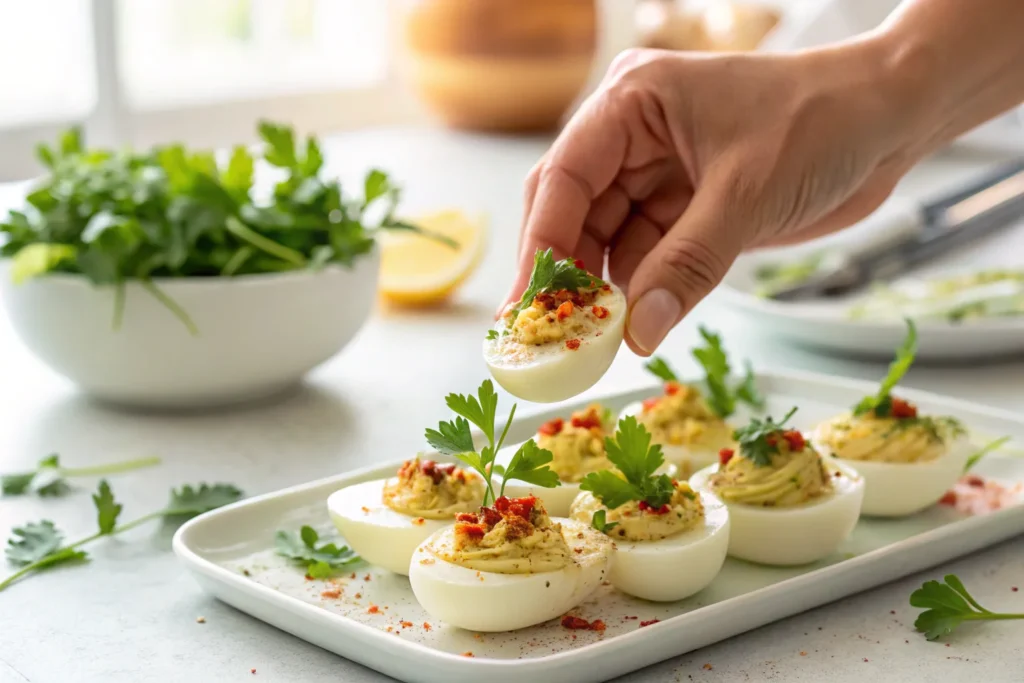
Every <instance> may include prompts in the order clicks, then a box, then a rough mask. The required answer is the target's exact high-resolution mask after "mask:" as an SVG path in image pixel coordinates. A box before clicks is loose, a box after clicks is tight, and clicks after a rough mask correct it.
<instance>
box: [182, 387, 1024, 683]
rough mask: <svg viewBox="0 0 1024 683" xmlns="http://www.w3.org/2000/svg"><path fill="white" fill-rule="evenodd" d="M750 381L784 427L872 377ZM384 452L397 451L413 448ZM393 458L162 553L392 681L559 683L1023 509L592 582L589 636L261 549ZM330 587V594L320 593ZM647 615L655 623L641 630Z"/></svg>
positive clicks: (907, 567) (956, 544) (967, 414)
mask: <svg viewBox="0 0 1024 683" xmlns="http://www.w3.org/2000/svg"><path fill="white" fill-rule="evenodd" d="M758 383H759V385H760V388H761V389H762V391H764V392H765V393H766V394H767V395H768V410H769V412H770V413H771V414H773V415H775V416H777V417H778V416H781V414H783V413H784V412H785V411H786V410H788V409H789V408H790V407H791V406H792V405H794V404H796V405H799V406H800V411H799V412H798V413H797V415H796V416H795V418H794V424H795V425H796V426H797V427H799V428H801V429H807V428H809V427H810V426H811V425H812V424H814V423H815V422H816V421H818V420H821V419H824V418H826V417H829V416H830V415H832V414H833V413H835V412H837V411H839V410H841V409H843V408H845V407H848V406H849V405H851V404H853V403H854V402H856V401H857V400H858V399H859V398H860V397H861V396H862V395H864V394H865V393H869V392H873V391H874V390H875V389H876V386H875V385H873V384H870V383H865V382H860V381H854V380H841V379H835V378H830V377H824V376H817V375H807V374H799V375H797V374H793V375H789V374H787V375H781V374H770V375H761V376H759V378H758ZM656 391H657V389H656V388H654V387H652V388H651V389H649V390H646V391H631V392H628V393H624V394H617V395H614V396H610V397H607V398H606V399H605V401H604V402H605V403H606V405H608V406H609V407H611V408H614V409H619V408H622V407H624V406H625V405H626V403H628V402H630V401H634V400H637V399H639V398H643V397H647V396H649V395H651V394H653V393H655V392H656ZM900 394H901V395H902V396H905V397H907V398H909V399H911V400H914V401H916V402H917V403H918V404H919V405H920V406H921V408H922V409H923V410H925V411H929V412H936V413H941V414H952V415H956V416H959V417H960V418H962V419H963V420H964V421H965V422H966V423H967V425H968V427H969V428H971V429H972V430H975V431H976V432H978V433H979V434H984V435H985V436H989V435H1011V436H1012V437H1013V439H1014V441H1015V442H1016V443H1017V444H1020V443H1024V420H1021V419H1020V418H1017V417H1015V416H1014V415H1012V414H1010V413H1006V412H1001V411H997V410H993V409H989V408H984V407H981V406H977V405H973V404H969V403H965V402H962V401H958V400H954V399H948V398H942V397H939V396H935V395H933V394H925V393H920V392H914V391H909V390H908V391H901V392H900ZM564 410H568V408H567V409H564ZM564 410H563V411H559V412H564ZM553 416H554V411H550V410H549V411H545V412H538V413H534V414H532V415H530V416H524V417H520V418H518V419H517V420H516V421H515V423H514V425H513V427H512V429H511V430H510V432H509V441H510V442H516V441H519V440H523V439H526V438H529V437H530V436H531V435H532V434H533V433H534V431H535V430H536V428H537V426H538V425H539V424H540V423H541V422H542V421H544V420H546V419H549V418H550V417H553ZM408 428H409V429H421V427H419V426H418V425H408ZM393 455H394V456H395V458H396V460H400V459H403V458H405V457H407V456H408V455H411V454H405V453H394V454H393ZM396 466H397V462H393V463H390V464H387V465H380V466H374V467H372V468H368V469H363V470H359V471H356V472H350V473H347V474H343V475H339V476H336V477H331V478H328V479H324V480H320V481H315V482H311V483H309V484H303V485H301V486H297V487H293V488H289V489H285V490H282V491H278V492H276V493H269V494H266V495H263V496H258V497H256V498H251V499H248V500H244V501H241V502H239V503H236V504H234V505H231V506H228V507H225V508H222V509H220V510H215V511H213V512H210V513H207V514H205V515H202V516H201V517H198V518H196V519H194V520H192V521H190V522H189V523H187V524H186V525H184V526H183V527H182V528H181V529H180V530H179V531H178V533H177V535H176V536H175V538H174V550H175V552H176V553H177V554H178V556H179V557H180V558H181V559H182V561H183V562H184V563H185V565H186V567H187V568H188V569H189V570H190V571H191V572H192V573H193V574H194V575H195V577H196V579H197V580H198V581H199V583H200V584H201V586H202V587H203V588H204V589H206V590H207V591H209V592H210V593H211V594H212V595H214V596H216V597H217V598H219V599H221V600H223V601H224V602H226V603H228V604H230V605H232V606H234V607H236V608H237V609H239V610H242V611H243V612H247V613H249V614H251V615H253V616H255V617H256V618H258V619H262V620H263V621H265V622H267V623H269V624H272V625H274V626H276V627H278V628H280V629H282V630H284V631H287V632H289V633H292V634H294V635H296V636H298V637H299V638H302V639H304V640H307V641H309V642H311V643H314V644H316V645H318V646H320V647H323V648H325V649H327V650H330V651H331V652H335V653H337V654H339V655H341V656H343V657H347V658H349V659H352V660H354V661H356V662H359V663H361V664H364V665H366V666H369V667H371V668H373V669H376V670H378V671H380V672H382V673H384V674H387V675H390V676H393V677H395V678H398V679H401V680H405V681H413V682H417V683H420V682H422V683H463V682H464V683H479V682H480V681H488V683H520V681H522V680H524V679H525V680H530V679H532V680H538V681H541V680H543V681H562V682H566V683H571V682H574V681H579V682H583V681H588V682H592V681H597V680H606V679H609V678H613V677H615V676H618V675H621V674H623V673H626V672H629V671H633V670H635V669H639V668H641V667H644V666H647V665H649V664H653V663H655V662H658V661H661V660H663V659H667V658H669V657H673V656H675V655H680V654H683V653H685V652H688V651H690V650H694V649H697V648H700V647H703V646H705V645H708V644H711V643H714V642H716V641H719V640H723V639H725V638H728V637H730V636H734V635H737V634H739V633H742V632H744V631H747V630H750V629H753V628H757V627H758V626H762V625H764V624H766V623H769V622H772V621H776V620H779V619H782V618H784V617H787V616H790V615H792V614H796V613H798V612H802V611H804V610H808V609H811V608H813V607H816V606H818V605H823V604H825V603H827V602H830V601H833V600H838V599H840V598H843V597H845V596H848V595H851V594H853V593H856V592H858V591H862V590H865V589H868V588H871V587H873V586H877V585H879V584H882V583H885V582H887V581H891V580H894V579H896V578H899V577H902V576H905V575H907V574H910V573H912V572H916V571H920V570H922V569H925V568H927V567H931V566H934V565H936V564H938V563H940V562H944V561H947V560H949V559H952V558H954V557H957V556H960V555H965V554H968V553H971V552H973V551H975V550H978V549H980V548H983V547H985V546H988V545H991V544H994V543H997V542H999V541H1002V540H1004V539H1007V538H1009V537H1011V536H1014V535H1016V534H1019V533H1021V532H1024V505H1015V506H1012V507H1008V508H1004V509H1003V510H1001V511H999V512H995V513H991V514H988V515H984V516H978V517H964V516H961V515H959V514H958V513H956V512H954V511H953V510H952V509H949V508H945V507H935V508H933V509H931V510H928V511H926V512H924V513H921V514H919V515H916V516H914V517H911V518H907V519H902V520H862V521H861V522H860V523H859V524H858V525H857V528H856V530H855V531H854V533H853V534H852V535H851V537H850V538H849V539H848V540H847V541H846V542H845V544H844V545H843V547H841V548H840V550H839V551H838V552H837V553H836V554H835V555H833V556H832V557H830V558H827V559H826V560H824V561H822V562H819V563H816V564H813V565H809V566H805V567H798V568H769V567H762V566H758V565H753V564H748V563H745V562H740V561H737V560H732V559H730V560H727V561H726V564H725V567H724V568H723V570H722V573H721V574H719V576H718V577H717V578H716V579H715V581H714V582H713V583H712V584H711V586H709V587H708V588H707V589H705V590H704V591H702V592H701V593H698V594H697V595H695V596H693V597H692V598H689V599H687V600H684V601H681V602H678V603H670V604H655V603H647V602H643V601H640V600H635V599H632V598H628V597H625V596H622V595H620V594H617V593H616V592H614V591H613V590H612V589H611V587H603V588H601V589H599V590H598V593H597V594H596V595H595V596H593V597H592V598H591V599H590V600H588V601H587V602H586V603H585V604H583V605H582V606H581V607H580V608H579V609H578V610H574V612H573V613H574V614H578V615H579V616H582V617H584V618H586V619H591V620H593V619H602V620H603V621H604V622H605V623H606V624H607V629H606V630H605V631H604V633H601V634H599V633H595V632H592V631H569V630H566V629H564V628H563V627H562V626H561V625H560V623H559V621H558V620H555V621H552V622H548V623H546V624H542V625H540V626H537V627H533V628H529V629H524V630H522V631H516V632H512V633H498V634H473V633H470V632H467V631H460V630H457V629H453V628H450V627H446V626H444V625H443V624H441V623H435V622H433V620H432V619H431V618H430V617H429V616H428V615H427V614H425V613H424V612H423V610H422V609H421V608H420V607H419V606H418V604H417V603H416V601H415V599H414V598H413V596H412V592H411V591H410V589H409V583H408V581H407V580H406V579H405V578H404V577H399V576H396V575H392V574H388V573H387V572H385V571H382V570H376V569H373V568H369V567H366V566H361V567H358V568H357V569H356V571H355V573H353V574H345V575H343V577H342V578H339V579H334V580H333V583H331V582H325V581H312V580H306V579H305V578H304V576H303V572H302V570H301V568H296V567H294V566H292V565H289V564H288V563H287V562H285V561H284V560H282V559H281V558H279V557H277V556H275V555H274V553H273V537H274V532H275V530H276V529H298V528H299V526H301V525H303V524H310V525H313V526H315V527H317V528H318V529H321V530H323V531H324V532H330V531H331V530H332V527H331V525H330V522H329V521H328V518H327V512H326V509H325V504H324V501H326V499H327V496H328V495H329V494H331V493H332V492H334V491H335V490H337V489H338V488H340V487H342V486H345V485H348V484H352V483H356V482H360V481H365V480H368V479H374V478H380V477H384V476H388V475H390V474H391V473H392V472H394V469H395V467H396ZM976 471H977V472H978V473H979V474H982V475H984V476H987V477H992V478H995V479H997V480H1000V481H1002V482H1004V483H1010V484H1017V483H1021V482H1024V460H1015V459H1014V458H1011V457H999V456H990V457H988V458H986V459H984V460H983V461H982V462H981V463H980V464H979V465H978V467H977V469H976ZM1021 502H1024V500H1022V501H1021ZM331 590H338V591H339V592H340V595H336V594H334V593H328V594H327V596H324V595H322V593H323V592H324V591H331ZM371 605H372V606H376V610H371ZM655 619H657V620H660V621H659V622H658V623H654V624H651V625H649V626H647V627H641V623H642V622H644V621H649V620H655ZM425 624H429V628H428V627H426V626H425ZM466 653H472V655H473V656H472V657H470V656H468V655H466Z"/></svg>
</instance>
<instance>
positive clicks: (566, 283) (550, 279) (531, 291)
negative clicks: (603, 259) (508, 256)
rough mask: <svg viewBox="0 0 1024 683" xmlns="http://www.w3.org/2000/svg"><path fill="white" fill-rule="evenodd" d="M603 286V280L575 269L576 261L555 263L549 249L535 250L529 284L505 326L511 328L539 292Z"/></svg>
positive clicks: (511, 310) (563, 260) (568, 260)
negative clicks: (520, 312)
mask: <svg viewBox="0 0 1024 683" xmlns="http://www.w3.org/2000/svg"><path fill="white" fill-rule="evenodd" d="M602 285H604V280H601V279H600V278H598V277H595V276H593V275H591V274H590V273H588V272H587V271H585V270H583V269H582V268H577V267H576V261H574V260H573V259H571V258H566V259H562V260H561V261H555V257H554V252H552V250H551V249H547V250H545V251H541V250H539V249H538V250H537V253H536V254H534V255H533V272H532V273H530V282H529V283H528V284H527V285H526V290H525V291H523V295H522V296H521V297H520V298H519V301H518V302H516V304H515V305H514V306H513V307H512V308H511V309H510V311H509V314H508V323H507V325H508V326H509V327H511V325H512V323H513V322H515V319H516V316H517V315H519V311H521V310H523V309H524V308H526V307H527V306H529V305H530V304H531V303H532V302H533V300H534V298H535V297H536V296H537V295H538V294H540V293H541V292H551V291H557V290H559V289H568V290H569V291H573V292H575V291H577V290H579V289H596V288H597V287H601V286H602Z"/></svg>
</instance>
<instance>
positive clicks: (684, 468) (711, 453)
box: [619, 401, 718, 477]
mask: <svg viewBox="0 0 1024 683" xmlns="http://www.w3.org/2000/svg"><path fill="white" fill-rule="evenodd" d="M643 411H644V404H643V401H637V402H635V403H630V404H629V405H628V406H626V407H625V408H623V409H622V412H621V413H619V419H620V420H621V419H622V418H624V417H629V416H630V415H632V416H634V417H637V418H638V419H639V416H640V414H641V413H643ZM655 443H658V444H659V445H660V446H661V452H662V453H663V454H664V455H665V462H667V463H671V464H673V465H675V466H676V467H678V468H679V473H680V476H686V477H688V476H690V475H691V474H693V473H694V472H696V471H697V470H700V469H704V468H705V467H707V466H708V465H713V464H715V463H717V462H718V451H716V450H708V449H707V448H700V447H692V446H686V445H676V444H670V443H663V442H660V441H658V442H655Z"/></svg>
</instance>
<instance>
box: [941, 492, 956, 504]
mask: <svg viewBox="0 0 1024 683" xmlns="http://www.w3.org/2000/svg"><path fill="white" fill-rule="evenodd" d="M939 505H956V492H955V491H946V493H945V495H943V496H942V498H939Z"/></svg>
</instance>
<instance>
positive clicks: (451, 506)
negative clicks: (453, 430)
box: [382, 457, 484, 519]
mask: <svg viewBox="0 0 1024 683" xmlns="http://www.w3.org/2000/svg"><path fill="white" fill-rule="evenodd" d="M382 497H383V502H384V504H385V505H387V506H388V507H389V508H391V509H392V510H394V511H395V512H400V513H402V514H403V515H409V516H411V517H423V518H425V519H451V518H453V517H455V515H457V514H458V513H460V512H469V511H471V510H475V509H476V508H477V507H479V506H480V503H481V502H483V498H484V482H483V480H482V479H481V478H480V477H478V476H477V475H475V474H473V473H472V472H466V471H465V470H463V469H462V468H460V467H456V466H455V465H445V464H440V463H436V462H434V461H433V460H420V458H419V457H416V458H415V459H413V460H407V461H406V462H405V463H403V464H402V467H401V468H399V470H398V476H396V477H394V478H393V479H389V480H388V481H387V483H385V484H384V492H383V496H382Z"/></svg>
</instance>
